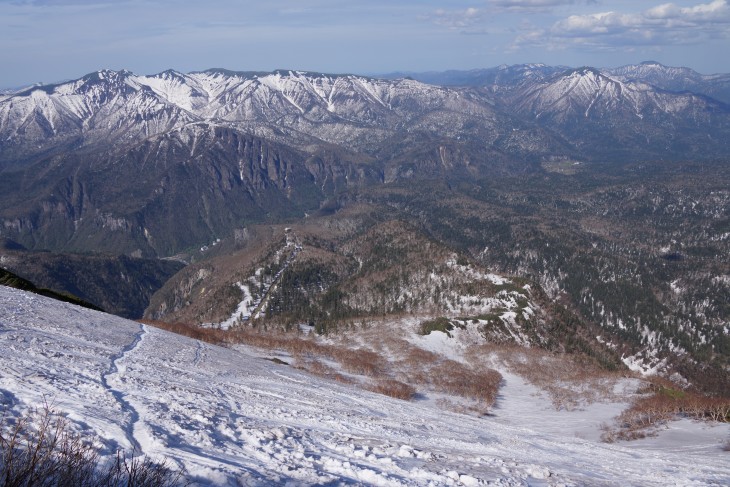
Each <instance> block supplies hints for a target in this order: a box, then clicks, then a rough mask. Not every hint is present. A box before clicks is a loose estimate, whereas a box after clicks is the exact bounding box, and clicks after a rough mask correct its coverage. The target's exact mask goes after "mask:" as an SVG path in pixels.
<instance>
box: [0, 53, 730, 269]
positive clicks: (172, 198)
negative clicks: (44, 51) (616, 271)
mask: <svg viewBox="0 0 730 487" xmlns="http://www.w3.org/2000/svg"><path fill="white" fill-rule="evenodd" d="M493 74H494V75H493V76H492V77H491V78H489V79H491V81H492V84H491V85H480V86H471V87H444V86H434V85H429V84H425V83H422V82H419V81H415V80H412V79H405V78H401V79H395V80H388V79H376V78H368V77H363V76H356V75H325V74H319V73H307V72H300V71H276V72H272V73H251V72H232V71H226V70H222V69H214V70H209V71H204V72H194V73H188V74H184V73H178V72H175V71H165V72H162V73H159V74H156V75H151V76H140V75H135V74H133V73H131V72H129V71H110V70H102V71H99V72H95V73H91V74H89V75H87V76H84V77H82V78H80V79H77V80H73V81H68V82H64V83H60V84H56V85H46V86H33V87H30V88H27V89H23V90H21V91H18V92H15V93H12V94H9V95H4V96H3V97H2V99H0V172H1V173H2V174H3V178H2V179H3V183H1V184H3V186H2V195H0V227H2V228H3V232H4V233H3V236H6V237H8V238H11V239H13V240H15V241H17V242H20V243H23V244H24V245H26V246H29V247H40V248H51V249H61V248H63V249H68V250H91V249H92V247H93V250H99V248H98V245H99V244H101V245H102V246H103V247H107V248H106V250H110V251H114V252H116V251H123V252H126V253H133V252H137V251H139V252H140V253H141V254H142V255H159V254H170V253H174V252H177V251H178V250H180V249H182V248H185V247H187V246H190V245H199V244H200V243H201V242H204V241H206V240H207V239H209V238H210V236H211V235H222V234H229V233H230V232H231V231H232V229H233V228H234V226H235V225H236V224H238V223H237V222H241V221H242V220H246V219H251V218H256V217H255V215H261V214H262V213H272V212H273V213H275V214H292V213H293V214H300V215H301V214H302V212H303V211H307V210H311V209H313V208H317V207H318V206H319V204H320V203H321V202H322V201H323V200H324V199H326V198H328V197H331V196H332V195H334V194H336V193H337V192H339V191H342V190H345V189H350V188H355V187H362V186H370V185H373V184H376V185H377V184H381V183H384V182H385V183H388V182H393V181H404V180H408V179H413V178H424V177H425V178H443V177H449V178H459V179H466V180H469V179H471V178H474V177H485V176H487V175H491V174H504V173H522V172H525V171H534V170H535V162H536V161H540V160H551V159H555V158H557V159H568V160H597V161H609V162H610V161H623V160H625V158H627V157H630V158H632V159H634V160H636V159H681V158H689V157H691V158H698V157H699V158H707V157H715V156H719V155H721V154H725V153H727V150H728V144H730V108H728V107H727V106H726V105H723V104H722V103H720V102H718V101H715V100H713V99H711V98H708V97H706V96H701V95H696V94H691V93H670V92H667V91H666V90H660V89H658V88H655V87H653V86H651V85H648V84H646V83H645V82H643V81H641V82H635V81H629V80H622V79H620V78H619V77H611V76H609V75H608V74H606V73H605V72H599V71H596V70H594V69H590V68H581V69H577V70H567V71H566V70H565V69H563V68H562V67H549V66H545V65H520V66H512V67H500V68H496V71H495V73H493ZM191 188H195V192H196V193H198V194H199V193H201V192H207V193H209V194H210V196H209V197H208V198H209V199H208V200H206V201H191V193H190V189H191ZM164 208H184V209H185V210H184V212H187V213H188V214H182V215H180V216H179V218H178V220H179V219H182V221H186V222H190V221H191V220H195V222H196V223H195V224H194V225H193V228H191V229H189V231H187V232H184V233H177V234H175V235H174V236H172V237H171V235H170V233H175V232H178V229H179V226H178V225H176V224H175V222H173V221H172V220H171V219H170V218H169V212H168V211H165V210H164ZM110 231H113V232H119V231H122V232H124V233H125V234H126V235H125V236H124V238H123V239H122V240H119V239H117V240H116V242H118V243H115V244H114V245H115V248H108V246H109V244H110V243H111V242H110V241H109V240H108V239H107V238H106V236H108V234H109V232H110ZM90 243H91V245H90Z"/></svg>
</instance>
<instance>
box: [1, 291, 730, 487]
mask: <svg viewBox="0 0 730 487" xmlns="http://www.w3.org/2000/svg"><path fill="white" fill-rule="evenodd" d="M508 380H509V378H508ZM515 390H522V391H524V388H517V389H515ZM509 391H510V388H509V387H507V388H506V389H505V392H504V394H509ZM44 397H45V398H48V399H49V400H50V401H51V402H53V404H54V406H55V409H56V410H58V411H60V412H62V413H64V414H66V415H67V416H68V418H69V419H70V420H71V421H72V422H73V423H74V425H75V427H76V428H78V430H79V431H82V432H84V433H88V434H89V435H91V434H95V435H98V436H99V438H100V441H101V442H102V443H103V444H104V445H105V447H106V448H107V451H106V452H107V453H111V452H112V451H113V450H114V448H116V447H122V448H127V449H131V448H137V449H138V450H140V451H141V453H143V454H145V455H150V456H152V457H154V458H160V457H168V458H169V459H170V460H171V461H173V462H175V463H176V464H177V465H179V466H184V467H185V468H186V469H187V471H188V473H189V474H190V475H191V476H192V477H193V478H194V480H196V482H198V483H199V484H202V485H231V486H233V485H272V484H279V485H312V484H330V485H340V484H354V485H360V484H362V485H388V486H389V485H467V486H471V485H504V486H506V485H515V486H516V485H536V486H548V485H555V486H557V485H566V486H568V485H574V486H579V485H580V486H583V485H595V486H608V485H637V486H638V485H642V486H666V485H682V486H685V485H728V484H730V457H729V456H728V453H727V452H723V451H722V450H721V448H720V445H719V444H717V443H716V444H704V445H700V444H697V445H693V446H692V448H690V449H688V450H687V451H683V450H682V449H679V448H665V447H664V446H665V443H662V436H661V435H660V437H659V438H655V439H652V440H651V441H653V442H654V443H653V444H650V443H646V444H643V445H642V444H641V443H637V444H634V445H631V446H627V445H623V444H620V445H616V444H614V445H606V444H601V443H597V442H596V441H595V440H593V439H583V438H579V437H577V436H575V435H572V434H566V433H565V432H561V428H560V425H559V424H549V425H546V426H548V428H546V429H545V431H541V430H540V429H539V427H540V424H539V421H540V419H539V416H538V417H534V416H530V415H528V414H527V411H526V412H525V415H526V416H527V417H528V418H530V419H529V420H526V421H525V423H524V424H522V425H520V424H517V423H516V422H515V421H516V420H517V419H515V420H512V418H519V415H506V414H505V415H501V412H500V411H503V410H504V409H506V408H518V409H519V408H521V407H522V408H526V409H528V408H527V407H526V403H527V404H529V402H528V401H530V400H531V399H530V397H524V398H520V397H516V398H512V397H506V398H504V400H503V402H502V404H501V405H499V406H498V407H497V408H496V410H495V413H496V414H497V416H496V417H475V416H468V415H460V414H456V413H451V412H448V411H444V410H441V409H438V408H436V407H434V406H433V405H432V404H431V403H430V402H428V401H420V402H419V401H414V402H405V401H399V400H395V399H391V398H388V397H385V396H380V395H377V394H373V393H369V392H365V391H362V390H358V389H356V388H353V387H351V386H347V385H343V384H338V383H334V382H330V381H326V380H323V379H319V378H314V377H312V376H310V375H307V374H305V373H303V372H301V371H298V370H296V369H293V368H292V367H288V366H285V365H280V364H276V363H274V362H272V361H270V360H267V359H266V357H265V356H262V355H261V353H259V352H256V351H255V350H253V349H248V348H245V347H241V348H240V349H235V350H233V349H227V348H222V347H217V346H212V345H209V344H205V343H201V342H198V341H195V340H191V339H188V338H185V337H181V336H178V335H174V334H171V333H168V332H164V331H161V330H157V329H155V328H152V327H149V326H145V325H140V324H139V323H135V322H131V321H127V320H124V319H121V318H118V317H115V316H111V315H107V314H103V313H98V312H94V311H90V310H86V309H82V308H78V307H75V306H72V305H67V304H64V303H59V302H56V301H52V300H50V299H47V298H43V297H40V296H36V295H32V294H28V293H24V292H22V291H17V290H14V289H10V288H6V287H2V286H0V401H3V402H4V403H5V405H6V407H8V408H9V409H10V410H11V413H12V414H18V413H20V412H22V411H23V410H24V409H26V408H29V407H36V406H39V405H41V404H42V401H43V399H44ZM532 400H534V398H533V399H532ZM510 401H512V402H510ZM549 418H550V421H551V422H554V421H566V428H565V429H566V430H568V429H570V428H569V427H568V426H569V424H567V422H568V421H570V419H569V418H570V416H569V415H567V416H559V415H552V416H549ZM559 418H562V419H559ZM566 418H568V419H566ZM685 427H694V428H695V431H699V430H700V429H702V428H706V426H705V425H694V424H689V425H688V424H685V423H682V428H685ZM712 430H713V434H715V436H718V437H722V435H724V436H725V437H727V434H728V432H729V431H728V429H727V428H725V427H714V428H712ZM546 431H547V432H546ZM666 433H676V431H675V430H669V431H667V432H666Z"/></svg>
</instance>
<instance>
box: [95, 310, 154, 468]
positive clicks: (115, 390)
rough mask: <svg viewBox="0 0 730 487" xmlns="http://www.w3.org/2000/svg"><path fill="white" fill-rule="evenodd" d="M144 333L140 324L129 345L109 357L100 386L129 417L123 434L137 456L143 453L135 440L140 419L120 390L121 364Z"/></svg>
mask: <svg viewBox="0 0 730 487" xmlns="http://www.w3.org/2000/svg"><path fill="white" fill-rule="evenodd" d="M146 333H147V327H146V326H145V325H142V324H140V325H139V332H137V333H136V334H135V335H134V340H133V341H132V342H131V343H130V344H129V345H127V346H126V347H124V348H122V349H121V350H120V351H119V353H117V354H115V355H113V356H112V357H111V364H110V365H109V370H108V371H107V372H106V373H105V374H103V375H102V376H101V384H102V385H103V386H104V387H105V388H106V389H107V391H109V393H110V394H111V395H112V396H114V399H116V401H117V402H118V403H119V405H120V406H121V408H122V412H123V413H125V414H126V415H127V416H128V417H129V419H127V420H125V423H124V433H125V435H126V437H127V441H129V444H130V445H131V447H132V450H133V453H134V454H137V455H140V454H142V453H144V451H143V450H142V445H141V443H140V442H139V441H138V440H137V436H135V428H137V427H138V426H137V425H138V423H139V421H140V418H139V412H137V409H136V408H135V407H134V406H133V405H132V403H130V402H129V401H128V400H127V399H126V396H127V393H126V392H124V391H123V390H122V389H123V387H124V372H125V371H126V367H125V366H124V364H123V363H122V362H123V361H124V360H125V359H127V356H128V355H129V354H131V353H132V352H134V350H136V349H137V347H138V346H139V344H140V343H141V342H142V340H143V338H144V336H145V334H146ZM110 380H111V381H112V382H113V383H114V384H118V386H116V387H115V385H112V383H110Z"/></svg>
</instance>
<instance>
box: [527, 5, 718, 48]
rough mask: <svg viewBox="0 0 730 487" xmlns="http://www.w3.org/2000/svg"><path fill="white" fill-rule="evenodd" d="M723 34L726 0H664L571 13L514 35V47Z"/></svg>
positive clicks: (617, 44) (626, 43) (659, 41)
mask: <svg viewBox="0 0 730 487" xmlns="http://www.w3.org/2000/svg"><path fill="white" fill-rule="evenodd" d="M727 37H730V6H729V5H728V1H727V0H713V1H712V2H710V3H705V4H697V5H694V6H690V7H679V6H677V5H675V4H673V3H666V4H662V5H657V6H655V7H652V8H649V9H647V10H644V11H642V12H634V13H622V12H615V11H609V12H600V13H592V14H585V15H571V16H569V17H567V18H564V19H562V20H559V21H557V22H555V23H554V24H553V25H552V27H550V28H549V29H534V30H531V31H527V32H524V33H522V34H521V35H520V36H519V37H518V38H517V39H515V42H514V47H516V48H519V47H522V46H546V47H550V48H553V49H555V48H567V47H571V46H579V47H590V48H598V49H631V48H633V47H635V46H640V45H643V46H651V45H654V46H666V45H677V44H685V43H691V42H699V41H702V40H705V39H708V38H727Z"/></svg>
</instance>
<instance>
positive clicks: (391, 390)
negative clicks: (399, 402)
mask: <svg viewBox="0 0 730 487" xmlns="http://www.w3.org/2000/svg"><path fill="white" fill-rule="evenodd" d="M368 389H369V390H371V391H373V392H377V393H378V394H384V395H386V396H390V397H394V398H396V399H403V400H404V401H410V400H411V399H413V397H414V396H415V395H416V389H415V387H413V386H411V385H408V384H406V383H404V382H401V381H398V380H394V379H380V380H378V381H377V382H376V383H375V384H374V385H371V386H370V387H369V388H368Z"/></svg>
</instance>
